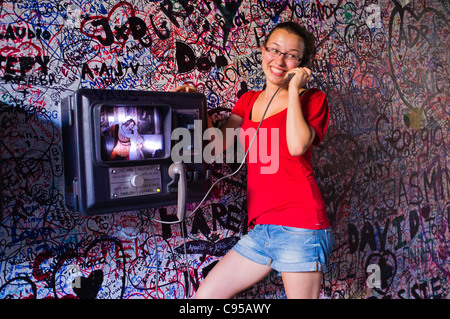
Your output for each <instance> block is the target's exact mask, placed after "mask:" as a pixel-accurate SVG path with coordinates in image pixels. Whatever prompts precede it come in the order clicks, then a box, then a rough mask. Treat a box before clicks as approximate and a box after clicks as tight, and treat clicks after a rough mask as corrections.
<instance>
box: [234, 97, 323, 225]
mask: <svg viewBox="0 0 450 319" xmlns="http://www.w3.org/2000/svg"><path fill="white" fill-rule="evenodd" d="M261 92H262V91H258V92H255V91H250V92H247V93H245V94H244V95H242V96H241V97H240V99H239V100H238V101H237V102H236V105H235V106H234V107H233V110H232V111H231V113H232V114H236V115H238V116H240V117H242V118H243V119H244V120H243V122H242V126H241V131H240V134H239V141H240V142H241V145H243V146H244V149H245V150H246V151H247V149H248V146H249V144H250V141H251V140H252V138H253V135H254V132H255V131H256V128H257V127H258V125H259V121H258V122H254V121H252V120H251V119H250V114H251V110H252V107H253V104H254V103H255V101H256V99H257V97H258V96H259V94H261ZM300 101H301V106H302V112H303V116H304V118H305V120H306V122H307V123H308V124H309V125H310V126H311V127H312V128H313V129H314V131H315V132H316V137H315V139H314V142H313V145H317V144H319V143H320V141H321V140H322V139H323V138H324V136H325V132H326V130H327V127H328V121H329V118H330V115H329V112H328V103H327V100H326V96H325V94H324V93H323V92H321V91H320V90H318V89H310V90H308V91H306V92H305V93H304V94H303V95H302V96H301V97H300ZM286 115H287V109H285V110H283V111H281V112H279V113H276V114H274V115H272V116H269V117H266V118H265V119H264V120H263V122H262V124H261V127H260V131H259V132H258V135H257V138H256V139H255V141H254V142H253V144H252V147H251V149H250V152H249V153H248V156H247V159H246V161H247V205H248V221H249V227H250V228H252V227H254V225H257V224H273V225H283V226H291V227H299V228H307V229H324V228H328V227H330V222H329V220H328V216H327V213H326V208H325V203H324V201H323V198H322V194H321V193H320V190H319V187H318V186H317V183H316V180H315V178H314V173H313V170H312V168H311V157H312V146H313V145H311V147H310V148H309V149H308V150H307V151H306V152H305V154H304V155H302V156H292V155H291V154H290V153H289V150H288V147H287V141H286Z"/></svg>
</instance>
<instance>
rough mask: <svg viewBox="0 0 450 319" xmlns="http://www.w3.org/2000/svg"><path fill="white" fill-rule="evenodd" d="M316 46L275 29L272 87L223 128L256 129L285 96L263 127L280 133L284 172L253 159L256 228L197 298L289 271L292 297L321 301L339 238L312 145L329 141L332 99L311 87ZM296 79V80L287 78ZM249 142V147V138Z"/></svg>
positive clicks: (289, 26)
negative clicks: (335, 236) (268, 170)
mask: <svg viewBox="0 0 450 319" xmlns="http://www.w3.org/2000/svg"><path fill="white" fill-rule="evenodd" d="M314 45H315V43H314V37H313V36H312V34H311V33H309V32H308V31H307V30H306V29H305V28H304V27H301V26H299V25H298V24H296V23H294V22H285V23H281V24H278V25H277V26H275V27H274V28H273V29H272V30H271V32H270V33H269V35H268V37H267V39H266V41H265V43H264V45H263V47H262V48H261V50H262V68H263V71H264V74H265V76H266V86H265V89H264V90H263V91H258V92H255V91H250V92H247V93H245V94H244V95H242V96H241V98H240V99H239V100H238V101H237V103H236V105H235V106H234V108H233V109H232V112H231V115H230V117H229V119H228V121H227V122H226V124H225V125H224V127H222V128H221V131H222V132H223V134H225V133H226V128H239V127H240V128H241V129H242V131H245V130H247V129H253V132H254V131H255V129H256V128H257V127H258V125H259V123H260V120H261V119H262V118H263V114H264V112H265V110H266V107H267V105H268V104H269V101H270V100H271V99H272V97H273V96H274V94H275V92H277V93H276V95H275V97H274V98H273V100H272V102H271V103H270V106H269V108H268V110H267V113H266V115H265V116H264V119H263V121H262V124H261V129H263V128H264V129H267V130H269V131H270V130H271V129H278V133H279V134H278V135H279V138H278V140H277V139H273V138H272V139H268V140H267V143H268V144H272V143H277V145H275V146H276V147H277V148H278V152H277V153H278V158H277V159H276V160H278V161H279V165H278V169H277V170H276V172H271V173H270V174H262V173H261V172H262V170H261V168H262V167H263V166H264V165H265V163H267V161H264V160H259V159H258V160H257V161H249V160H248V158H247V174H248V178H247V202H248V214H249V216H248V220H249V228H250V229H251V230H250V231H249V233H248V234H246V235H244V236H243V237H242V238H241V239H240V241H239V242H238V243H237V244H236V245H235V246H234V247H233V249H231V250H230V251H229V252H228V253H227V254H226V255H225V256H224V257H223V258H222V259H221V260H220V261H219V262H218V263H217V265H216V266H215V267H214V268H213V269H212V270H211V271H210V273H209V274H208V275H207V276H206V278H205V279H204V280H203V282H202V284H201V285H200V287H199V289H198V291H197V293H196V295H195V297H196V298H231V297H233V296H234V295H235V294H237V293H239V292H241V291H242V290H244V289H246V288H248V287H250V286H252V285H253V284H255V283H257V282H258V281H260V280H262V279H263V278H265V277H266V276H267V275H268V274H269V272H270V271H272V269H275V270H276V271H278V272H280V273H281V276H282V280H283V285H284V288H285V292H286V296H287V297H288V298H318V297H319V292H320V288H321V283H322V275H323V272H324V271H326V265H327V260H328V257H329V255H330V253H331V249H332V245H333V236H332V232H331V229H330V223H329V221H328V217H327V214H326V208H325V204H324V201H323V199H322V195H321V194H320V190H319V188H318V186H317V183H316V181H315V179H314V176H313V171H312V168H311V156H312V146H313V145H316V144H318V143H319V142H320V141H321V140H322V139H323V138H324V136H325V132H326V129H327V127H328V121H329V113H328V105H327V101H326V97H325V94H324V93H323V92H321V91H320V90H318V89H309V90H305V86H306V84H307V83H308V81H309V80H310V78H311V70H310V69H308V68H307V67H305V65H307V64H308V63H309V62H310V59H311V58H312V57H313V55H314V52H315V48H314ZM288 74H292V75H293V77H292V78H291V79H290V81H285V80H286V78H287V77H288ZM280 86H281V87H280ZM278 89H279V90H278ZM189 90H190V89H189V87H186V86H181V87H179V88H177V91H189ZM277 90H278V91H277ZM267 135H270V134H267ZM224 140H226V138H225V139H224ZM241 142H242V143H243V144H244V148H245V149H247V148H248V141H245V140H244V139H243V138H241ZM255 144H259V143H255ZM272 146H273V145H270V146H269V145H268V146H267V149H269V150H271V149H273V148H271V147H272ZM253 147H256V145H252V148H253ZM272 160H273V159H272Z"/></svg>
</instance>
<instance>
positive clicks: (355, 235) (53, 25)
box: [0, 0, 450, 299]
mask: <svg viewBox="0 0 450 319" xmlns="http://www.w3.org/2000/svg"><path fill="white" fill-rule="evenodd" d="M0 5H1V6H0V17H1V19H0V50H1V53H0V102H1V108H0V120H1V124H0V125H1V133H0V134H1V149H0V150H1V152H0V155H1V172H2V184H1V185H2V193H1V194H2V202H1V203H2V211H1V219H0V220H1V221H0V222H1V224H0V226H1V227H0V298H40V299H41V298H190V297H192V296H194V294H195V291H196V289H197V288H198V285H199V283H200V282H201V281H202V280H203V278H204V277H205V276H206V275H207V273H208V272H209V270H210V269H211V268H212V267H213V266H214V264H215V263H216V262H217V261H218V260H219V259H220V258H221V256H223V255H224V254H225V253H226V251H228V250H229V249H230V247H232V245H233V244H234V243H235V242H236V240H237V239H238V238H239V237H240V236H242V234H243V233H245V232H247V227H246V208H245V205H246V197H245V187H246V178H245V169H244V170H243V171H242V172H240V173H239V174H237V175H235V176H234V177H232V178H229V179H227V180H226V181H225V182H222V183H221V184H220V185H219V187H217V188H215V189H214V191H213V195H212V198H211V199H210V200H209V201H207V202H206V204H205V205H203V206H202V208H201V210H200V211H198V212H197V213H196V214H195V215H194V216H193V217H191V218H189V219H188V220H187V221H186V225H184V226H182V227H183V228H181V227H180V225H161V224H159V223H156V222H154V221H152V218H157V219H163V220H164V219H165V220H170V219H171V218H172V216H171V215H175V214H176V207H172V206H170V207H160V208H156V209H147V210H140V211H132V212H122V213H117V214H110V215H101V216H90V217H86V216H83V215H80V214H79V213H76V212H73V211H70V210H68V209H67V208H66V207H65V205H64V200H63V194H64V191H63V178H64V176H63V166H62V145H61V117H60V113H61V109H60V100H61V99H62V98H63V97H65V96H67V95H69V94H70V93H72V92H74V91H76V90H77V89H79V88H108V89H115V90H123V89H133V90H154V91H168V90H171V89H173V88H175V87H176V86H178V85H181V84H184V83H189V84H191V85H194V86H196V87H197V88H198V90H199V91H201V92H203V93H204V94H205V96H206V98H207V101H208V113H209V115H210V116H211V118H212V120H213V122H215V123H216V124H217V125H220V123H222V122H223V121H224V119H225V118H226V117H227V116H228V115H229V112H230V110H231V108H232V107H233V105H234V103H235V101H236V99H237V97H238V96H240V94H242V93H243V92H245V91H246V90H255V89H261V88H262V87H263V85H264V76H263V73H262V70H261V68H260V55H261V52H260V49H259V47H260V45H261V41H262V40H263V39H264V37H265V35H266V34H267V32H268V30H269V29H270V28H271V27H272V26H274V25H275V24H276V23H278V22H280V21H284V20H296V21H299V22H301V23H303V24H305V25H307V26H308V28H309V29H310V30H311V31H312V32H313V33H314V34H315V36H316V37H317V39H318V52H317V56H316V60H315V62H314V77H313V81H312V85H313V86H315V87H318V88H320V89H321V90H323V91H324V92H325V93H326V94H327V96H328V99H329V104H330V110H331V121H330V128H329V130H328V133H327V137H326V138H325V140H324V142H323V143H322V144H321V145H320V146H318V147H316V149H315V155H314V159H313V161H314V165H315V167H314V169H315V174H316V178H317V179H318V182H319V185H320V188H321V190H322V193H323V195H324V199H325V201H326V205H327V210H328V214H329V217H330V220H331V222H332V227H333V231H334V234H335V246H334V251H333V253H332V256H331V261H330V270H329V271H328V272H327V273H326V274H325V279H324V285H323V289H322V292H321V296H322V297H323V298H448V297H449V295H448V291H449V281H450V276H449V275H450V274H449V272H450V267H449V263H450V260H449V235H450V226H449V218H450V201H449V198H450V196H449V193H450V172H449V163H450V159H449V157H448V148H449V146H450V145H449V133H450V132H449V127H450V125H449V110H450V109H449V91H450V90H449V80H448V79H449V74H448V70H449V55H448V52H449V41H448V34H449V21H448V19H449V16H450V7H449V5H448V3H447V2H446V1H425V0H423V1H408V0H403V1H387V0H373V1H358V2H350V1H339V0H329V1H328V0H316V1H314V0H310V1H298V0H290V1H268V0H236V1H235V0H231V1H221V0H212V1H206V0H203V1H186V0H183V1H169V0H162V1H135V0H128V1H121V2H119V1H97V0H93V1H92V0H91V1H84V0H78V1H77V0H75V1H71V0H66V1H57V0H47V1H34V0H28V1H21V0H17V1H2V2H1V4H0ZM235 168H237V167H236V165H235V164H215V166H214V174H213V178H218V177H221V176H223V175H225V174H227V173H230V172H232V171H233V170H234V169H235ZM191 208H192V207H191ZM188 209H189V207H188ZM87 283H89V284H87ZM238 297H239V298H283V297H285V295H284V292H283V288H282V283H281V279H280V277H278V275H277V274H276V273H273V274H271V275H270V276H269V277H268V278H266V279H265V280H264V281H262V282H261V283H259V284H257V285H255V286H254V287H252V288H250V289H248V290H246V291H244V292H243V293H241V294H240V295H239V296H238Z"/></svg>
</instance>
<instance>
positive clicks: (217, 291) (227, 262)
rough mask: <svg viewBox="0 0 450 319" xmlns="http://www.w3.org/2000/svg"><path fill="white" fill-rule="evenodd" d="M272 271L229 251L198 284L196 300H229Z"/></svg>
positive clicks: (265, 266)
mask: <svg viewBox="0 0 450 319" xmlns="http://www.w3.org/2000/svg"><path fill="white" fill-rule="evenodd" d="M271 270H272V268H270V267H269V266H267V265H260V264H257V263H255V262H253V261H251V260H249V259H247V258H245V257H244V256H242V255H240V254H239V253H237V252H236V251H234V250H233V249H231V250H230V251H229V252H228V253H227V254H226V255H225V256H224V257H223V258H222V259H221V260H220V261H219V262H218V263H217V264H216V265H215V266H214V268H213V269H212V270H211V271H210V272H209V274H208V275H207V276H206V278H205V279H204V280H203V282H202V283H201V284H200V287H199V289H198V290H197V293H196V294H195V298H196V299H229V298H232V297H233V296H234V295H236V294H237V293H239V292H241V291H243V290H245V289H247V288H248V287H251V286H252V285H254V284H255V283H257V282H259V281H260V280H262V279H264V278H265V277H266V276H267V275H268V274H269V273H270V271H271Z"/></svg>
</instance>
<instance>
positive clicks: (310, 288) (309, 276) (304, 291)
mask: <svg viewBox="0 0 450 319" xmlns="http://www.w3.org/2000/svg"><path fill="white" fill-rule="evenodd" d="M322 277H323V274H322V272H321V271H311V272H282V273H281V278H282V279H283V285H284V290H285V292H286V297H287V298H290V299H318V298H319V294H320V288H321V286H322Z"/></svg>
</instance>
